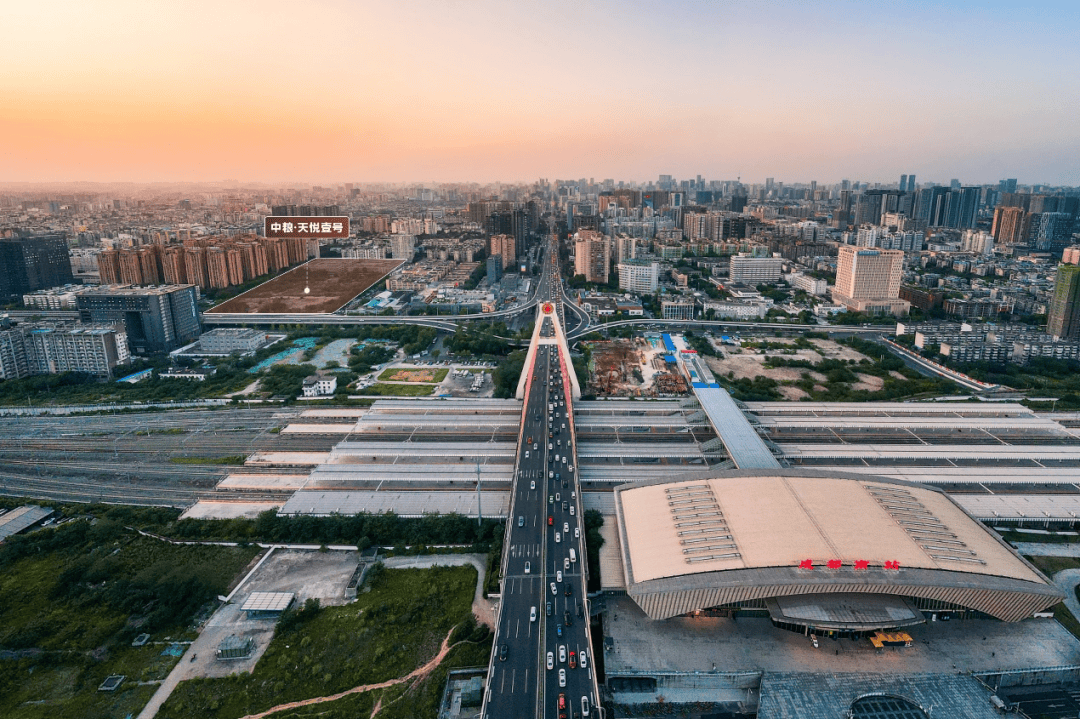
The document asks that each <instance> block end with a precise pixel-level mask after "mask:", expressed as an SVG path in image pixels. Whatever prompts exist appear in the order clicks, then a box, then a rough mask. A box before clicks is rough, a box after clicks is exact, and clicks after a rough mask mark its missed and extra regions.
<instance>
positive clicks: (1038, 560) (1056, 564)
mask: <svg viewBox="0 0 1080 719" xmlns="http://www.w3.org/2000/svg"><path fill="white" fill-rule="evenodd" d="M1026 559H1027V560H1028V561H1029V562H1031V563H1032V564H1034V565H1035V566H1036V567H1038V568H1039V571H1041V572H1042V573H1043V574H1045V575H1047V576H1048V577H1052V576H1053V575H1054V574H1056V573H1058V572H1060V571H1061V570H1062V569H1078V568H1080V559H1077V558H1076V557H1026Z"/></svg>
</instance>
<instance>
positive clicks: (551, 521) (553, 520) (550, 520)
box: [548, 517, 555, 527]
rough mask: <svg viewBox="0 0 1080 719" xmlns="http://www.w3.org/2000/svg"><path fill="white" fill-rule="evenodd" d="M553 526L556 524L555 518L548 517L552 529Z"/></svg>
mask: <svg viewBox="0 0 1080 719" xmlns="http://www.w3.org/2000/svg"><path fill="white" fill-rule="evenodd" d="M553 524H555V518H554V517H548V526H549V527H550V526H551V525H553Z"/></svg>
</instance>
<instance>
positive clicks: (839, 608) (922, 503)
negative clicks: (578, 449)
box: [615, 469, 1062, 629]
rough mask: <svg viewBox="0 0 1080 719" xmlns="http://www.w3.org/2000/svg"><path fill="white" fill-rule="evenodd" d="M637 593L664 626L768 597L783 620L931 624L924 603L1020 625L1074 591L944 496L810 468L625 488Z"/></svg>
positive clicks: (618, 503) (630, 571) (623, 532)
mask: <svg viewBox="0 0 1080 719" xmlns="http://www.w3.org/2000/svg"><path fill="white" fill-rule="evenodd" d="M615 511H616V514H617V516H618V522H619V533H620V540H621V547H622V554H623V557H622V559H623V568H624V572H625V579H626V587H627V591H628V593H629V594H630V596H631V597H632V598H633V599H634V600H635V601H636V602H637V603H638V604H639V605H640V606H641V607H642V609H643V610H644V611H645V612H646V613H647V614H648V615H649V616H650V617H652V618H654V619H666V618H668V617H673V616H678V615H681V614H687V613H689V612H693V611H695V610H699V609H706V608H709V607H715V606H720V605H725V604H732V603H735V602H740V601H748V600H762V599H763V600H766V604H767V606H768V607H769V610H770V613H771V614H772V615H773V617H774V619H779V620H782V621H788V622H791V623H793V624H800V625H802V624H813V625H814V626H819V627H836V628H845V627H846V628H852V629H869V628H876V627H895V626H902V625H904V624H912V623H916V622H921V621H922V616H921V613H919V612H918V610H917V609H916V608H915V606H914V605H913V604H912V603H911V602H910V599H911V598H924V599H933V600H939V601H942V602H947V603H950V604H953V605H958V606H961V607H967V608H970V609H975V610H978V611H980V612H983V613H985V614H989V615H991V616H994V617H997V618H999V619H1002V620H1006V621H1018V620H1020V619H1024V618H1025V617H1029V616H1031V615H1032V613H1034V612H1036V611H1039V610H1041V609H1044V608H1046V607H1048V606H1050V605H1053V604H1056V603H1057V602H1059V601H1060V600H1061V598H1062V595H1061V593H1060V592H1059V591H1058V590H1057V589H1056V588H1055V587H1054V586H1053V585H1052V584H1050V582H1049V581H1048V580H1047V579H1046V577H1045V576H1043V575H1042V574H1041V573H1040V572H1039V571H1038V570H1037V569H1035V568H1034V567H1032V566H1031V565H1030V564H1028V563H1027V562H1026V561H1025V560H1024V559H1023V558H1022V557H1020V555H1019V554H1017V553H1016V552H1015V551H1014V550H1013V549H1012V548H1011V547H1009V546H1008V545H1007V544H1005V543H1004V542H1003V541H1001V540H1000V539H999V538H998V537H997V535H995V534H994V533H993V532H991V531H990V530H989V529H987V528H986V527H984V526H983V525H981V524H979V523H978V522H976V521H975V520H974V519H972V518H971V517H969V516H968V515H967V514H966V513H965V512H964V510H963V509H962V508H961V507H960V506H959V505H958V504H956V503H955V502H954V501H953V500H952V499H950V498H949V496H948V495H946V494H945V493H944V492H942V491H940V490H937V489H934V488H931V487H926V486H923V485H919V484H914V483H911V482H904V481H900V480H894V479H889V478H885V477H874V476H870V475H861V474H859V475H856V474H846V473H840V472H828V473H826V472H819V471H811V470H802V471H800V470H789V469H777V470H747V471H731V472H713V473H698V474H689V475H683V476H680V477H676V478H674V479H662V480H648V481H643V482H634V483H631V484H625V485H622V486H620V487H618V488H616V490H615Z"/></svg>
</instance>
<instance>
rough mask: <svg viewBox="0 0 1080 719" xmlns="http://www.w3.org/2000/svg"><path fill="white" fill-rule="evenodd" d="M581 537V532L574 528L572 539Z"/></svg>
mask: <svg viewBox="0 0 1080 719" xmlns="http://www.w3.org/2000/svg"><path fill="white" fill-rule="evenodd" d="M580 536H581V530H580V529H579V528H578V527H574V539H577V538H578V537H580Z"/></svg>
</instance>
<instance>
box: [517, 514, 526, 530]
mask: <svg viewBox="0 0 1080 719" xmlns="http://www.w3.org/2000/svg"><path fill="white" fill-rule="evenodd" d="M518 526H519V527H524V526H525V517H522V516H520V515H518Z"/></svg>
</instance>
